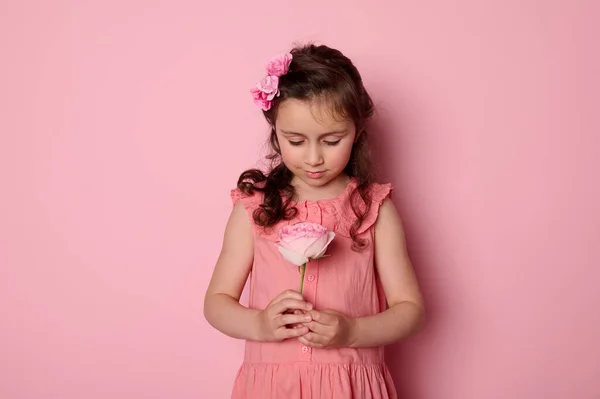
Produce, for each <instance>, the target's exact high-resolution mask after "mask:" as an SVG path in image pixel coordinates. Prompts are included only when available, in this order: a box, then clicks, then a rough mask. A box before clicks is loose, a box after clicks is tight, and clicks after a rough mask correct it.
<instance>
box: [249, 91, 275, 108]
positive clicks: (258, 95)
mask: <svg viewBox="0 0 600 399" xmlns="http://www.w3.org/2000/svg"><path fill="white" fill-rule="evenodd" d="M250 92H251V93H252V99H253V100H254V104H256V105H258V106H259V107H260V108H261V109H262V110H263V111H268V110H269V109H271V104H272V103H271V101H269V100H267V94H266V93H263V92H262V91H260V89H259V88H258V87H253V88H252V89H250Z"/></svg>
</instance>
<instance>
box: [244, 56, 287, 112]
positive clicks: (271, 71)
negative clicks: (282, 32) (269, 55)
mask: <svg viewBox="0 0 600 399" xmlns="http://www.w3.org/2000/svg"><path fill="white" fill-rule="evenodd" d="M291 62H292V54H291V53H287V54H282V55H280V56H277V57H275V58H273V59H272V60H270V61H269V62H268V63H267V66H266V70H267V76H265V78H264V79H263V80H261V81H260V82H258V83H257V84H256V86H254V87H253V88H252V89H250V93H252V99H253V100H254V103H255V104H256V105H258V106H259V107H260V108H261V109H262V110H263V111H268V110H269V109H271V106H272V105H273V99H274V98H275V97H277V96H279V94H280V92H279V77H280V76H283V75H285V74H286V73H288V71H289V69H290V63H291Z"/></svg>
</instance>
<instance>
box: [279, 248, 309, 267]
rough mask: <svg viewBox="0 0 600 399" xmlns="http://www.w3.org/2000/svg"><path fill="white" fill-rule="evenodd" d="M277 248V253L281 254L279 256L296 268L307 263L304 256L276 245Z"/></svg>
mask: <svg viewBox="0 0 600 399" xmlns="http://www.w3.org/2000/svg"><path fill="white" fill-rule="evenodd" d="M277 248H278V249H279V252H281V255H283V257H284V258H285V260H287V261H288V262H290V263H292V264H294V265H296V266H302V265H303V264H305V263H306V262H308V258H306V257H305V256H302V255H300V254H298V253H296V252H293V251H290V250H289V249H287V248H284V247H282V246H281V245H277Z"/></svg>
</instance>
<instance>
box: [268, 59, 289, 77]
mask: <svg viewBox="0 0 600 399" xmlns="http://www.w3.org/2000/svg"><path fill="white" fill-rule="evenodd" d="M291 62H292V54H290V53H287V54H283V55H280V56H279V57H275V58H273V59H272V60H271V61H269V63H268V64H267V74H268V75H272V76H278V77H279V76H282V75H285V74H286V73H287V72H288V71H289V68H290V63H291Z"/></svg>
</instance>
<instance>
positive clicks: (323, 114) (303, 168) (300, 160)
mask: <svg viewBox="0 0 600 399" xmlns="http://www.w3.org/2000/svg"><path fill="white" fill-rule="evenodd" d="M275 125H276V133H277V140H278V141H279V147H280V149H281V157H282V160H283V163H284V164H285V165H286V166H287V168H288V169H289V170H290V171H292V173H293V174H294V175H295V176H296V177H297V178H298V179H301V180H302V181H303V182H305V183H306V184H308V185H310V186H318V187H319V186H324V185H326V184H327V183H329V182H330V181H332V180H334V179H335V178H336V177H338V176H339V175H340V174H341V173H342V172H343V171H344V168H345V167H346V165H347V164H348V160H349V159H350V154H351V152H352V145H353V144H354V138H355V136H356V127H355V125H354V122H353V121H352V120H349V119H343V118H341V117H337V116H336V115H334V114H333V113H332V112H331V108H330V107H329V106H328V105H327V104H326V103H324V102H318V101H316V102H305V101H299V100H295V99H289V100H285V101H284V102H283V103H281V104H280V105H279V109H278V112H277V120H276V121H275Z"/></svg>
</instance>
